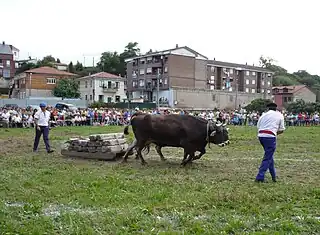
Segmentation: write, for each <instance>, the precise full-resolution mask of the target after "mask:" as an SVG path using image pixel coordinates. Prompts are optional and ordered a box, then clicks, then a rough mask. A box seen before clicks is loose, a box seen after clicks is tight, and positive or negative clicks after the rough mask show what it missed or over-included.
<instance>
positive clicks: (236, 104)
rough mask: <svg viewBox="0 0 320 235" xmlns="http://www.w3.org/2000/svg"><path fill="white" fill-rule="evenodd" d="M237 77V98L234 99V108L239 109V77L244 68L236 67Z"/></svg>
mask: <svg viewBox="0 0 320 235" xmlns="http://www.w3.org/2000/svg"><path fill="white" fill-rule="evenodd" d="M236 70H237V72H236V74H237V77H236V99H235V101H234V109H238V92H239V78H240V72H241V71H242V68H236Z"/></svg>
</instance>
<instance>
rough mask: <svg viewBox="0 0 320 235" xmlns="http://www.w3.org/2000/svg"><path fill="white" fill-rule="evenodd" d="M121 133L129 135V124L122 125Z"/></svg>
mask: <svg viewBox="0 0 320 235" xmlns="http://www.w3.org/2000/svg"><path fill="white" fill-rule="evenodd" d="M123 134H125V135H129V125H127V126H125V127H124V130H123Z"/></svg>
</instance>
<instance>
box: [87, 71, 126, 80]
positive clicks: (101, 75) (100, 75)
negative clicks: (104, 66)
mask: <svg viewBox="0 0 320 235" xmlns="http://www.w3.org/2000/svg"><path fill="white" fill-rule="evenodd" d="M82 78H113V79H123V78H122V77H120V76H117V75H114V74H111V73H107V72H99V73H95V74H92V75H90V76H85V77H82Z"/></svg>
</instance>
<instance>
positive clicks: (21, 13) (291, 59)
mask: <svg viewBox="0 0 320 235" xmlns="http://www.w3.org/2000/svg"><path fill="white" fill-rule="evenodd" d="M319 9H320V1H317V0H305V1H301V0H291V1H290V0H277V1H276V0H268V1H262V0H211V1H210V0H198V1H191V0H184V1H181V0H159V1H151V0H149V1H148V0H118V1H111V0H90V1H89V0H0V17H1V19H2V20H1V22H2V24H1V33H0V41H1V42H2V41H5V42H6V43H7V44H12V45H14V46H15V47H17V48H18V49H20V59H25V58H27V57H28V55H30V56H31V57H36V58H38V59H40V58H42V57H44V56H46V55H52V56H54V57H58V58H60V60H61V62H64V63H69V62H70V61H73V62H76V61H77V60H79V61H80V62H82V63H85V65H86V66H92V63H93V58H94V59H95V62H98V60H99V57H100V54H101V53H102V52H104V51H118V52H122V51H123V49H124V47H125V46H126V45H127V44H128V42H130V41H136V42H138V43H139V47H140V49H141V51H142V52H147V51H148V50H149V49H152V50H158V51H159V50H165V49H169V48H173V47H175V45H176V44H178V45H179V46H189V47H190V48H192V49H193V50H195V51H197V52H199V53H201V54H203V55H205V56H207V57H209V58H210V59H213V58H215V59H216V60H220V61H227V62H234V63H242V64H245V63H246V62H247V63H248V64H255V65H258V61H259V58H260V56H261V55H264V56H266V57H271V58H273V59H275V60H276V61H277V64H278V65H280V66H282V67H284V68H286V69H287V70H288V71H289V72H294V71H297V70H300V69H301V70H307V71H308V72H310V73H312V74H320V66H319V65H320V64H319V58H318V56H319V55H320V46H319V42H320V31H319V28H320V27H319V24H320V14H318V10H319ZM9 19H10V20H9Z"/></svg>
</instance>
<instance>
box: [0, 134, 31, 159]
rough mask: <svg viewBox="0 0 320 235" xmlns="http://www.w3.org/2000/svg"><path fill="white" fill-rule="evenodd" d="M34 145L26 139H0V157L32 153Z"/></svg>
mask: <svg viewBox="0 0 320 235" xmlns="http://www.w3.org/2000/svg"><path fill="white" fill-rule="evenodd" d="M32 143H33V141H30V140H28V139H25V138H17V137H15V138H12V137H8V138H7V139H6V140H3V139H0V146H1V148H0V156H2V157H4V156H12V155H13V154H21V153H25V152H30V151H32Z"/></svg>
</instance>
